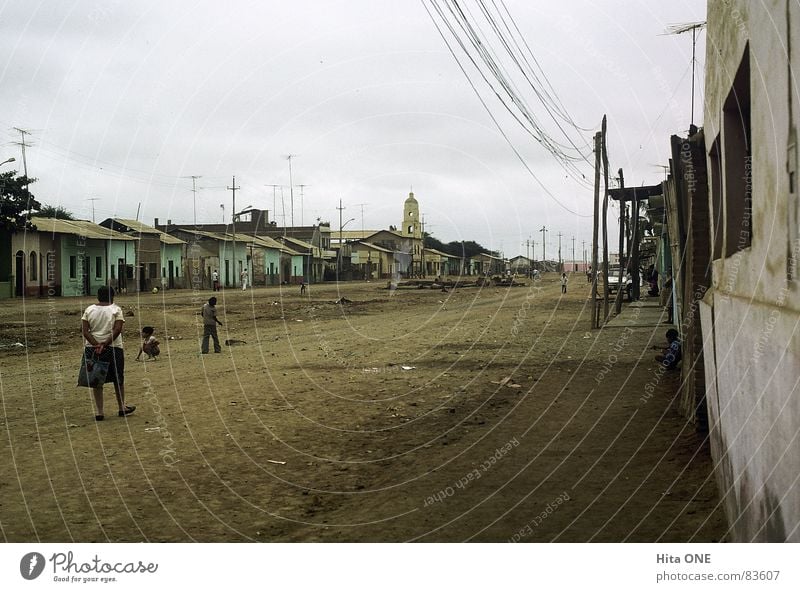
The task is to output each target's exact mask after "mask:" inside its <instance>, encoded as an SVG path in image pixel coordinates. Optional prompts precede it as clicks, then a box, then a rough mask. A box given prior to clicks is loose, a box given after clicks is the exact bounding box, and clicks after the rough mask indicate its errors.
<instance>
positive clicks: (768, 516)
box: [700, 0, 800, 542]
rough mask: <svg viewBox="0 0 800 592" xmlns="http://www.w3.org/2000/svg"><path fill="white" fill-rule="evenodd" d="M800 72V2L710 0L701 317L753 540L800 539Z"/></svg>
mask: <svg viewBox="0 0 800 592" xmlns="http://www.w3.org/2000/svg"><path fill="white" fill-rule="evenodd" d="M787 48H790V49H789V50H788V51H789V53H787ZM798 72H800V7H798V5H797V3H796V2H793V1H791V0H765V1H763V2H747V1H745V0H711V1H710V2H709V4H708V32H707V53H706V87H705V101H706V108H705V130H704V131H705V150H706V156H707V162H708V171H709V173H708V177H709V189H710V191H709V212H710V214H711V216H710V217H711V222H710V226H711V236H712V244H711V247H710V248H711V259H712V286H711V288H710V289H709V290H708V291H707V292H706V294H705V295H704V297H703V299H702V301H701V304H700V316H701V321H702V327H703V335H704V358H705V375H706V391H707V400H708V411H709V427H710V435H711V444H712V454H713V456H714V460H715V467H716V476H717V481H718V484H719V489H720V493H721V495H722V497H723V499H724V503H725V509H726V512H727V516H728V521H729V524H730V529H731V531H730V532H731V536H732V538H733V540H734V541H741V542H744V541H792V542H800V486H798V485H799V484H800V455H798V454H797V450H798V444H799V443H800V380H799V379H798V377H800V354H799V353H798V352H800V330H799V329H798V327H800V281H799V278H798V275H799V273H798V272H799V271H800V270H798V265H797V255H798V253H799V252H800V228H798V220H800V211H799V210H800V202H799V201H798V187H797V185H798V176H797V170H798V156H797V121H798V118H799V117H800V101H799V100H798V78H797V77H798Z"/></svg>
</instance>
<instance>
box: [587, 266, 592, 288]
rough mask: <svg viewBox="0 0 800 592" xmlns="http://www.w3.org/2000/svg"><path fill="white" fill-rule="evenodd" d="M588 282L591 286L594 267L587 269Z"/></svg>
mask: <svg viewBox="0 0 800 592" xmlns="http://www.w3.org/2000/svg"><path fill="white" fill-rule="evenodd" d="M586 281H587V282H588V283H590V284H591V283H592V266H591V265H590V266H589V267H587V268H586Z"/></svg>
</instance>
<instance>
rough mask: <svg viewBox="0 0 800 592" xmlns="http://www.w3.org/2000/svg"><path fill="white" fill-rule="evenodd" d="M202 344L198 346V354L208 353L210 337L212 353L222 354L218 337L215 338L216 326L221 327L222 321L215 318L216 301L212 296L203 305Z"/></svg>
mask: <svg viewBox="0 0 800 592" xmlns="http://www.w3.org/2000/svg"><path fill="white" fill-rule="evenodd" d="M202 315H203V343H202V345H201V346H200V352H201V353H204V354H207V353H208V338H209V337H211V338H212V339H213V340H214V353H215V354H218V353H220V352H222V348H221V347H220V345H219V337H217V325H219V326H222V321H220V320H219V319H218V318H217V299H216V297H214V296H212V297H211V298H209V299H208V302H206V303H205V304H204V305H203V311H202Z"/></svg>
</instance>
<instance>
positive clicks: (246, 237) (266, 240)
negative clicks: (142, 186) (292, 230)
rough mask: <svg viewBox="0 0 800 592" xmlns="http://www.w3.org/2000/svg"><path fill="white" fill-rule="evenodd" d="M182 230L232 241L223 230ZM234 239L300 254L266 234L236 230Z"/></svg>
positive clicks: (231, 236) (229, 235) (230, 235)
mask: <svg viewBox="0 0 800 592" xmlns="http://www.w3.org/2000/svg"><path fill="white" fill-rule="evenodd" d="M182 230H183V231H184V232H191V233H194V234H197V235H199V236H205V237H206V238H213V239H215V240H218V241H223V242H233V235H232V234H227V233H224V232H208V231H206V230H187V229H182ZM236 241H237V242H240V243H242V244H253V245H258V246H261V247H264V248H267V249H276V250H278V251H281V252H283V253H286V254H288V255H302V253H298V252H297V251H294V250H292V249H290V248H289V247H287V246H286V245H283V244H281V243H279V242H278V241H276V240H275V239H273V238H270V237H268V236H255V235H252V234H240V233H238V232H237V233H236Z"/></svg>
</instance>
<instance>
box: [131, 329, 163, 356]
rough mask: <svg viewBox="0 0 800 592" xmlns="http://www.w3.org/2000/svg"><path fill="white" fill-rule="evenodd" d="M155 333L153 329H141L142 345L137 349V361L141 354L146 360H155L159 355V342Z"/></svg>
mask: <svg viewBox="0 0 800 592" xmlns="http://www.w3.org/2000/svg"><path fill="white" fill-rule="evenodd" d="M155 332H156V330H155V329H153V327H150V326H147V327H142V345H141V347H140V348H139V353H138V354H136V360H137V361H138V360H139V358H140V357H141V355H142V354H143V353H144V355H145V356H147V358H146V359H147V360H155V359H156V358H157V357H158V355H159V354H160V353H161V350H160V349H159V347H158V346H159V341H158V339H156V337H155V335H154V333H155Z"/></svg>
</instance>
